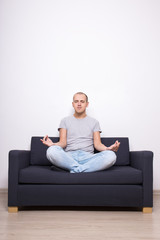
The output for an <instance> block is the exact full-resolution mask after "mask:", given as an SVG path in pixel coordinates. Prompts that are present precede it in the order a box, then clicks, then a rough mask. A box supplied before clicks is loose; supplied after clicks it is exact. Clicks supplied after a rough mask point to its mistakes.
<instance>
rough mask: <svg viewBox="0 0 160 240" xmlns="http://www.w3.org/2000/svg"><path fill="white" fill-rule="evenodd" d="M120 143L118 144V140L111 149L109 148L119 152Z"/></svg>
mask: <svg viewBox="0 0 160 240" xmlns="http://www.w3.org/2000/svg"><path fill="white" fill-rule="evenodd" d="M119 145H120V142H118V140H117V141H116V142H115V143H114V144H112V145H111V146H110V147H108V149H109V150H111V151H114V152H117V151H118V148H119Z"/></svg>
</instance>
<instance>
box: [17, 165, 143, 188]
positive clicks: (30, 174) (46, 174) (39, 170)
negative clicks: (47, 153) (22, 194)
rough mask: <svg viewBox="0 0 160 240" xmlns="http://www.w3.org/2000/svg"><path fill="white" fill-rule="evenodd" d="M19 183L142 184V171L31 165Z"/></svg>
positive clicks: (126, 167)
mask: <svg viewBox="0 0 160 240" xmlns="http://www.w3.org/2000/svg"><path fill="white" fill-rule="evenodd" d="M19 183H25V184H70V185H73V184H96V185H97V184H125V185H126V184H141V183H142V172H141V170H138V169H136V168H132V167H130V166H113V167H111V168H109V169H106V170H104V171H99V172H91V173H85V172H84V173H69V172H59V171H53V170H52V169H51V166H29V167H27V168H23V169H21V170H20V173H19Z"/></svg>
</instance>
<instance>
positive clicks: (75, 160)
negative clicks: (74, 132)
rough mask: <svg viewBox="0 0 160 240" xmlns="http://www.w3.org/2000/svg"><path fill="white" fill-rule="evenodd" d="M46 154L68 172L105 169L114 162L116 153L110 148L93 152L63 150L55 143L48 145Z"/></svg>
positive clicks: (51, 160) (52, 161)
mask: <svg viewBox="0 0 160 240" xmlns="http://www.w3.org/2000/svg"><path fill="white" fill-rule="evenodd" d="M46 156H47V159H48V160H49V161H50V162H51V163H52V164H53V165H55V166H57V167H60V168H63V169H66V170H68V171H70V173H79V172H96V171H100V170H104V169H107V168H109V167H111V166H113V164H114V163H115V162H116V154H115V153H114V152H113V151H110V150H106V151H102V152H99V153H95V154H93V153H89V152H85V151H82V150H76V151H70V152H65V151H64V150H63V148H61V147H60V146H57V145H54V146H51V147H49V148H48V149H47V153H46Z"/></svg>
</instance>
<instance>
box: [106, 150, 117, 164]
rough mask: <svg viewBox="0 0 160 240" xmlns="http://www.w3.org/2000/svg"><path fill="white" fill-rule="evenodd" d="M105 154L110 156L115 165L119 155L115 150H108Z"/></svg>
mask: <svg viewBox="0 0 160 240" xmlns="http://www.w3.org/2000/svg"><path fill="white" fill-rule="evenodd" d="M105 154H106V155H107V157H108V158H109V160H110V162H111V163H112V165H114V164H115V163H116V160H117V156H116V154H115V152H113V151H108V150H106V151H105Z"/></svg>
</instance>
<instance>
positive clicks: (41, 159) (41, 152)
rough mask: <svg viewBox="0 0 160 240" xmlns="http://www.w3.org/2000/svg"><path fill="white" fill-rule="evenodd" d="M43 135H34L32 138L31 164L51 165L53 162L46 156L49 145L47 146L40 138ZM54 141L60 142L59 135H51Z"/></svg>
mask: <svg viewBox="0 0 160 240" xmlns="http://www.w3.org/2000/svg"><path fill="white" fill-rule="evenodd" d="M42 138H43V137H32V139H31V159H30V163H31V165H42V166H46V165H49V166H51V163H50V162H49V161H48V159H47V157H46V150H47V148H48V147H47V146H45V145H44V144H43V143H42V142H41V141H40V139H42ZM50 138H51V140H52V141H53V142H58V141H59V138H57V137H50Z"/></svg>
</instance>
